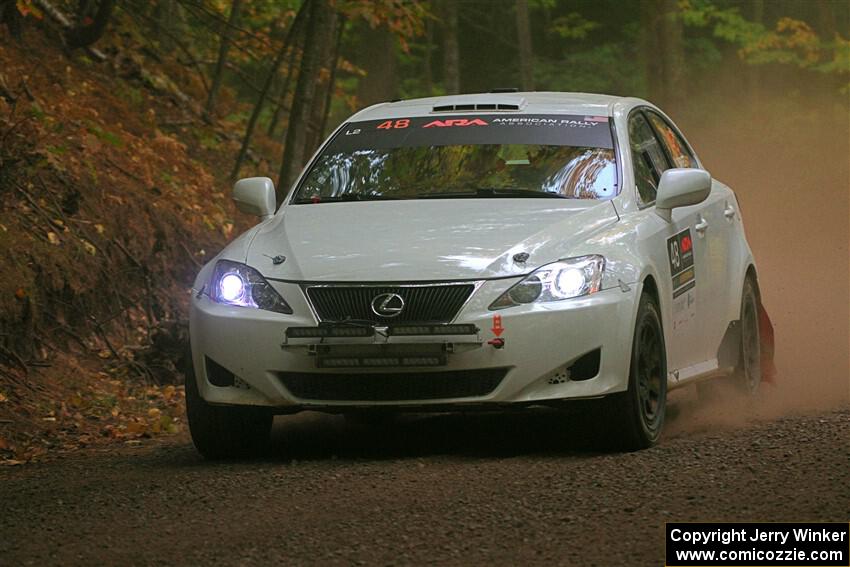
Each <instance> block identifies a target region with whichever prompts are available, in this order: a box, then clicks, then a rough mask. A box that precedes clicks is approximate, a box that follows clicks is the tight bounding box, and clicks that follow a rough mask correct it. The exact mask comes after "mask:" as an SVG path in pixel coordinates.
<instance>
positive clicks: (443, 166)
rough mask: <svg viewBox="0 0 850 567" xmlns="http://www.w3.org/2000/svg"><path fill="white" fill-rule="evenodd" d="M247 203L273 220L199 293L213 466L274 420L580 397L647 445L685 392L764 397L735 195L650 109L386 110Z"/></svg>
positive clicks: (438, 103) (579, 101)
mask: <svg viewBox="0 0 850 567" xmlns="http://www.w3.org/2000/svg"><path fill="white" fill-rule="evenodd" d="M234 199H235V200H236V203H237V205H238V207H239V208H240V210H243V211H245V212H249V213H253V214H256V215H258V216H259V217H260V218H261V222H260V223H259V224H258V225H257V226H255V227H254V228H252V229H251V230H249V231H248V232H246V233H245V234H243V235H241V236H240V237H239V238H237V239H236V240H235V241H234V242H232V243H231V244H230V245H228V246H227V247H226V248H225V249H224V250H223V251H222V252H221V253H220V254H218V255H217V256H216V257H215V258H213V259H212V260H211V261H210V262H209V263H208V264H207V265H206V266H204V268H203V269H202V270H201V272H200V274H199V275H198V277H197V280H196V281H195V284H194V287H193V294H192V305H191V328H190V335H191V344H192V349H191V350H192V356H191V358H192V362H193V366H194V373H191V372H190V373H188V376H187V382H186V401H187V406H188V407H187V410H188V420H189V426H190V429H191V433H192V438H193V440H194V443H195V445H196V447H197V448H198V450H199V451H200V452H201V453H202V454H203V455H205V456H208V457H225V456H235V455H244V454H247V453H250V452H252V451H255V450H257V449H258V448H259V447H261V446H262V445H263V443H264V442H265V441H267V439H268V436H269V431H270V428H271V423H272V416H273V415H274V414H284V413H294V412H297V411H300V410H319V411H327V412H335V413H345V414H352V415H364V414H368V412H370V411H371V412H389V411H401V410H410V411H431V410H433V411H446V410H461V409H462V410H469V409H474V408H488V409H492V408H500V407H525V406H540V405H558V404H562V403H563V402H565V401H570V400H580V399H582V400H587V399H595V400H597V402H595V403H596V404H598V407H597V408H596V410H595V411H598V412H600V413H601V414H602V415H604V416H605V420H606V428H608V429H609V430H610V431H611V432H614V433H615V434H616V435H617V436H618V438H619V439H620V441H621V442H622V446H623V447H625V448H629V449H635V448H642V447H648V446H650V445H652V444H653V443H655V442H656V441H657V439H658V437H659V434H660V432H661V429H662V426H663V424H664V415H665V406H666V396H667V390H668V388H674V387H679V386H682V385H685V384H688V383H693V382H695V381H699V380H704V379H707V378H711V377H716V376H722V375H734V376H736V379H737V380H738V381H739V383H740V384H741V386H742V388H743V389H744V390H745V391H750V392H752V391H754V390H755V389H756V388H757V387H758V385H759V383H760V382H761V381H762V378H763V374H765V375H767V374H768V370H769V368H768V367H769V365H770V362H771V360H772V359H770V358H765V356H766V354H767V355H769V354H770V353H769V352H767V351H768V350H770V349H771V348H772V342H771V340H770V339H771V337H772V334H770V333H772V331H770V329H769V328H768V327H769V320H768V319H767V317H766V315H765V314H764V312H763V309H762V308H761V303H760V296H759V288H758V279H757V273H756V267H755V263H754V260H753V255H752V253H751V251H750V248H749V246H748V244H747V240H746V238H745V235H744V227H743V225H742V221H741V214H740V210H739V208H738V203H737V201H736V198H735V195H734V193H733V192H732V191H731V190H730V189H729V188H728V187H727V186H725V185H723V184H722V183H720V182H718V181H716V180H713V179H712V178H711V176H710V175H709V173H708V172H707V171H705V170H704V169H703V168H702V165H701V163H700V161H699V158H698V157H697V156H696V153H695V152H694V150H693V149H692V147H691V146H690V144H688V142H687V141H686V140H685V138H684V136H683V135H682V134H681V132H679V130H678V129H677V128H676V126H675V125H674V124H673V122H672V121H671V120H670V119H669V118H668V117H667V116H666V115H665V114H664V113H663V112H661V111H660V110H659V109H658V108H656V107H655V106H653V105H652V104H650V103H648V102H646V101H644V100H640V99H635V98H620V97H612V96H603V95H589V94H569V93H504V92H499V93H488V94H473V95H461V96H451V97H438V98H424V99H418V100H408V101H399V102H390V103H384V104H378V105H375V106H372V107H370V108H367V109H365V110H363V111H361V112H358V113H357V114H355V115H354V116H352V117H351V118H350V119H349V120H348V121H347V122H346V123H344V124H343V125H342V126H340V127H339V128H338V129H337V130H336V132H334V133H333V135H331V136H330V137H329V138H328V140H327V141H326V142H325V143H324V145H323V146H322V147H321V148H320V150H319V151H318V152H317V153H316V155H315V156H314V157H313V158H312V160H311V161H310V163H309V165H308V166H307V167H306V168H305V170H304V172H303V173H302V175H301V177H300V179H299V180H298V181H297V183H296V184H295V185H294V187H293V189H292V190H291V191H289V192H288V194H287V196H286V198H285V202H284V203H283V205H282V206H281V207H280V208H278V209H277V212H275V208H276V206H275V204H276V200H275V190H274V186H273V184H272V182H271V180H270V179H268V178H250V179H243V180H241V181H239V182H238V183H237V184H236V186H235V188H234ZM760 327H762V329H761V331H760ZM768 334H770V335H769V337H768V341H767V343H766V342H765V340H764V336H765V335H768ZM763 359H765V360H763ZM765 362H766V363H765ZM765 377H767V376H765Z"/></svg>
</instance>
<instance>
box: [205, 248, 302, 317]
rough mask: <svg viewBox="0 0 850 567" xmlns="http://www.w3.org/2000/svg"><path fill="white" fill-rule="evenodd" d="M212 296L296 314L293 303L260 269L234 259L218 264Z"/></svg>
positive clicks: (217, 298)
mask: <svg viewBox="0 0 850 567" xmlns="http://www.w3.org/2000/svg"><path fill="white" fill-rule="evenodd" d="M210 299H212V300H213V301H215V302H217V303H223V304H225V305H237V306H239V307H253V308H254V309H265V310H266V311H275V312H277V313H286V314H291V313H292V308H291V307H290V306H289V304H287V303H286V301H284V299H283V298H282V297H281V296H280V294H279V293H278V292H276V291H275V290H274V288H272V286H271V285H269V282H267V281H266V279H265V278H264V277H263V276H262V275H260V272H258V271H257V270H255V269H254V268H252V267H250V266H246V265H245V264H240V263H239V262H231V261H230V260H219V261H218V262H217V263H216V265H215V270H214V271H213V277H212V281H211V282H210Z"/></svg>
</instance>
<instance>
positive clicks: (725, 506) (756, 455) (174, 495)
mask: <svg viewBox="0 0 850 567" xmlns="http://www.w3.org/2000/svg"><path fill="white" fill-rule="evenodd" d="M674 409H675V408H674ZM674 414H675V411H674ZM688 419H689V418H688V417H684V416H683V415H681V412H680V415H679V416H678V417H677V416H675V415H674V416H673V419H672V420H671V421H672V426H671V427H670V433H669V434H668V435H667V437H666V438H665V439H663V440H662V442H661V444H660V445H659V446H658V447H656V448H653V449H650V450H647V451H642V452H639V453H631V454H615V453H598V452H593V450H592V449H589V448H588V447H587V443H586V442H585V441H584V439H585V435H583V434H581V433H579V432H578V431H577V424H576V423H575V422H574V420H573V419H571V418H568V417H565V416H564V415H562V414H552V413H545V414H534V415H528V414H525V415H471V416H450V415H441V416H426V417H410V418H406V419H404V420H403V421H402V422H401V423H398V424H395V425H392V426H383V427H380V428H370V427H366V426H355V425H349V424H347V423H345V422H344V421H343V420H342V419H341V418H339V417H334V416H313V415H304V416H296V417H294V418H285V419H282V420H280V421H279V422H278V423H277V424H276V429H275V443H274V447H273V451H272V454H271V455H270V456H269V457H267V458H265V459H260V460H256V461H253V462H238V463H208V462H205V461H203V460H202V459H201V458H200V457H198V455H197V454H196V453H195V451H194V449H193V448H192V446H191V443H190V442H189V440H188V437H186V436H178V437H176V438H172V439H170V440H168V441H166V442H150V443H147V444H144V445H142V446H141V447H136V448H132V447H126V448H121V449H119V450H117V451H115V450H112V451H110V452H109V453H106V452H103V453H90V454H83V455H76V456H73V457H68V458H65V459H62V460H58V461H54V462H49V463H43V464H35V465H27V466H24V467H16V468H6V469H2V470H0V564H2V565H21V564H23V565H30V564H33V565H48V564H62V565H69V564H85V565H95V564H109V565H118V564H168V565H172V564H190V565H200V564H210V563H214V564H240V565H268V564H368V565H385V564H421V563H426V562H427V563H439V564H458V565H460V564H463V565H470V564H485V563H490V564H522V563H524V564H553V563H555V564H565V565H584V566H586V565H663V556H664V544H663V529H664V522H665V521H687V520H691V521H697V520H702V521H711V520H739V521H760V520H768V521H781V520H786V521H804V520H812V521H814V520H823V521H847V520H848V519H850V409H848V408H845V409H837V410H830V411H820V412H817V413H810V414H807V415H802V416H800V415H798V416H794V417H784V418H776V419H772V420H769V421H757V422H755V423H753V422H749V423H745V424H739V425H733V426H730V425H729V424H717V425H712V424H711V423H710V422H708V423H703V424H702V425H701V426H700V427H699V428H693V427H689V425H688V423H689V422H688Z"/></svg>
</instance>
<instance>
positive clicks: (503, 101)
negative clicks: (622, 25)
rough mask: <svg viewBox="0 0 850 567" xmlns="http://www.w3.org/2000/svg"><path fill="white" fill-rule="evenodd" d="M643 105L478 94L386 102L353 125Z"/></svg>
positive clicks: (580, 97) (593, 97) (578, 96)
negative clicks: (465, 115) (442, 116)
mask: <svg viewBox="0 0 850 567" xmlns="http://www.w3.org/2000/svg"><path fill="white" fill-rule="evenodd" d="M642 102H644V101H640V100H639V99H634V98H625V97H619V96H612V95H604V94H591V93H561V92H493V93H476V94H462V95H451V96H435V97H427V98H416V99H410V100H399V101H393V102H383V103H380V104H376V105H373V106H370V107H368V108H365V109H363V110H361V111H360V112H358V113H356V114H355V115H354V116H352V117H351V119H350V121H361V120H381V119H385V118H386V119H391V118H401V117H415V116H435V115H437V116H438V115H450V114H469V113H502V112H505V113H506V114H507V113H510V114H572V115H588V116H612V115H613V110H614V105H615V104H617V103H627V104H629V105H632V104H638V103H642ZM494 105H495V107H494ZM458 107H460V108H458Z"/></svg>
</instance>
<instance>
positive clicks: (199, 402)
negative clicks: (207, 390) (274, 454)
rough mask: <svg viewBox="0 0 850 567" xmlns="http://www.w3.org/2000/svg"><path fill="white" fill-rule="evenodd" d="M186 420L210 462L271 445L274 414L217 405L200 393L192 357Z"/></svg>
mask: <svg viewBox="0 0 850 567" xmlns="http://www.w3.org/2000/svg"><path fill="white" fill-rule="evenodd" d="M186 417H187V420H188V422H189V431H190V433H191V434H192V442H193V443H194V444H195V448H196V449H197V450H198V452H199V453H200V454H201V455H203V456H204V457H205V458H207V459H236V458H245V457H251V456H255V455H257V454H260V453H261V452H262V451H263V450H264V449H265V448H266V447H267V446H268V442H269V436H270V434H271V428H272V420H273V419H274V415H273V414H272V413H271V412H270V411H268V410H265V409H263V408H255V407H249V406H215V405H211V404H209V403H207V402H206V401H205V400H204V399H203V398H202V397H201V394H200V392H199V391H198V382H197V379H196V377H195V371H194V367H193V365H192V363H191V358H190V359H189V363H188V364H187V369H186Z"/></svg>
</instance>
